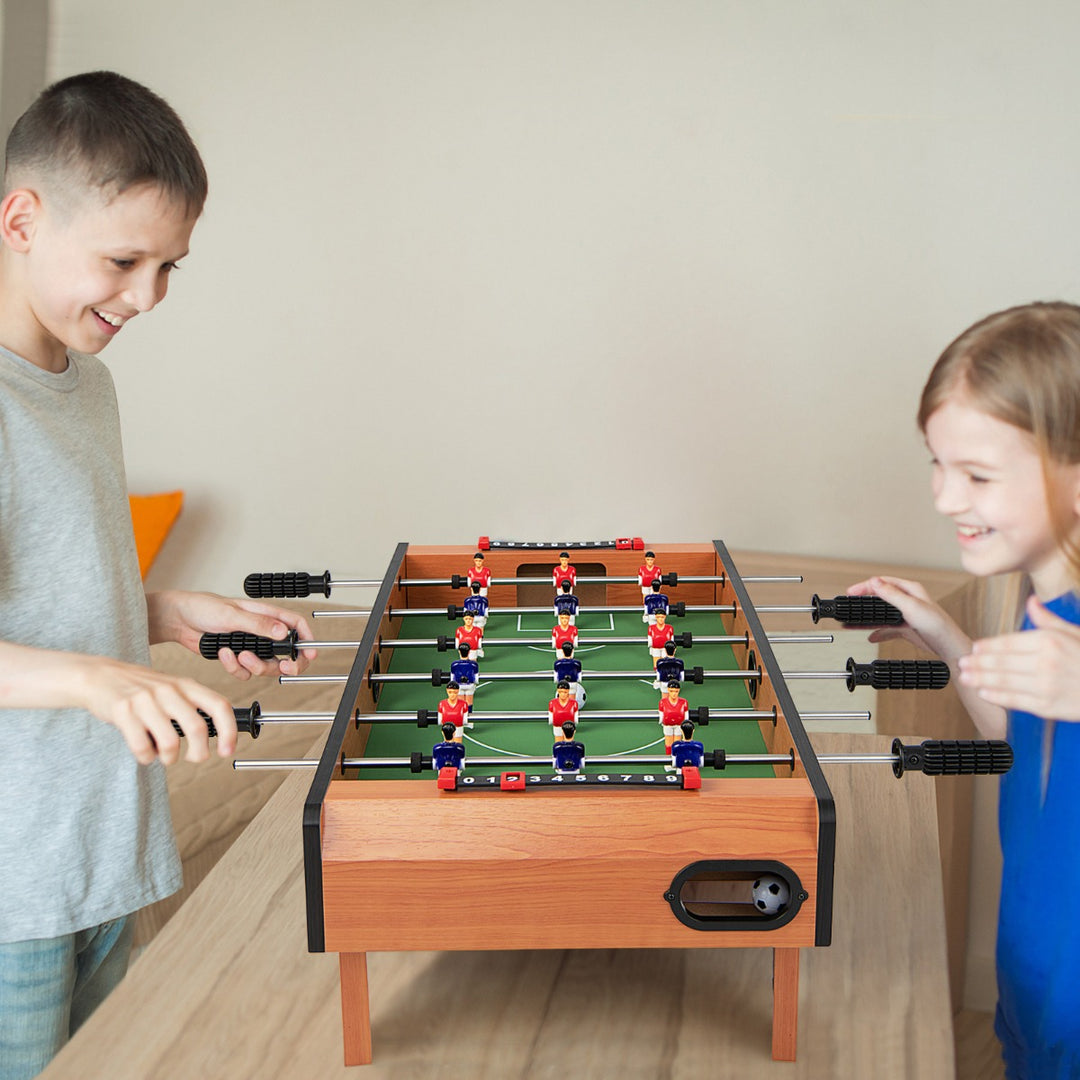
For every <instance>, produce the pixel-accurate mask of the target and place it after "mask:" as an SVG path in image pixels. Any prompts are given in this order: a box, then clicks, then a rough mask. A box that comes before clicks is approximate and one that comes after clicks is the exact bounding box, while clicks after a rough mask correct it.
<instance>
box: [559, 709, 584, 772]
mask: <svg viewBox="0 0 1080 1080" xmlns="http://www.w3.org/2000/svg"><path fill="white" fill-rule="evenodd" d="M576 731H577V725H575V723H574V721H573V720H567V721H566V723H564V724H563V726H562V732H563V737H562V741H560V742H557V743H555V745H554V746H552V748H551V763H552V765H554V767H555V771H556V772H557V773H559V775H560V776H568V775H573V774H575V773H579V772H581V767H582V766H583V765H584V764H585V744H584V743H579V742H575V741H574V733H575V732H576Z"/></svg>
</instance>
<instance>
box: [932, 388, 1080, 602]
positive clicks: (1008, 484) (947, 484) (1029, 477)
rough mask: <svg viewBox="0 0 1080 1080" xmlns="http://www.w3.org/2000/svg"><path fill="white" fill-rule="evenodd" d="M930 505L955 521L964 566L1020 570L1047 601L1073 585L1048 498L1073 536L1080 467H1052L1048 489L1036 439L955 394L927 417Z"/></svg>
mask: <svg viewBox="0 0 1080 1080" xmlns="http://www.w3.org/2000/svg"><path fill="white" fill-rule="evenodd" d="M926 444H927V446H928V447H929V449H930V453H931V454H932V455H933V462H932V464H933V479H932V487H933V492H934V505H935V507H936V508H937V510H938V512H939V513H942V514H944V515H946V516H947V517H950V518H952V519H953V520H954V521H955V523H956V539H957V542H958V543H959V545H960V553H961V562H962V563H963V566H964V568H965V569H966V570H968V571H970V572H971V573H973V574H977V575H980V576H983V575H987V574H1001V573H1007V572H1010V571H1017V570H1019V571H1023V572H1025V573H1027V574H1028V575H1030V577H1031V579H1032V583H1033V585H1034V587H1035V591H1036V593H1037V594H1038V595H1039V597H1040V598H1042V599H1044V600H1048V599H1052V598H1053V597H1055V596H1059V595H1060V594H1061V593H1063V592H1066V591H1067V590H1068V589H1069V588H1070V575H1069V567H1068V561H1067V559H1066V557H1065V554H1064V552H1063V551H1062V549H1061V544H1060V540H1059V537H1058V535H1057V533H1056V532H1055V528H1054V521H1053V518H1052V516H1051V510H1050V498H1051V497H1052V498H1053V500H1054V505H1055V506H1056V507H1059V508H1060V513H1061V514H1062V515H1063V517H1062V523H1063V524H1064V525H1065V527H1066V530H1067V534H1068V536H1069V537H1071V538H1072V539H1076V538H1077V536H1078V535H1080V466H1078V465H1054V466H1053V467H1052V471H1051V475H1050V478H1049V479H1050V483H1051V485H1052V488H1053V490H1052V492H1050V493H1048V491H1047V477H1046V476H1045V475H1044V472H1043V466H1042V461H1041V458H1040V456H1039V452H1038V449H1037V447H1036V445H1035V440H1034V438H1033V436H1031V435H1030V434H1028V433H1027V432H1026V431H1023V430H1021V429H1020V428H1018V427H1015V426H1013V425H1012V424H1007V423H1005V422H1004V421H1003V420H998V419H997V418H995V417H993V416H990V415H989V413H985V412H983V411H982V410H981V409H976V408H974V407H973V406H971V405H969V404H967V403H966V402H965V400H964V398H963V397H955V398H952V399H950V400H948V401H946V403H945V404H944V405H942V406H941V407H940V408H939V409H937V410H936V411H935V412H934V413H932V414H931V415H930V417H929V419H928V420H927V422H926Z"/></svg>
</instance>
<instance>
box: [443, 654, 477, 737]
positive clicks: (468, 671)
mask: <svg viewBox="0 0 1080 1080" xmlns="http://www.w3.org/2000/svg"><path fill="white" fill-rule="evenodd" d="M458 656H459V658H460V659H457V660H455V661H454V662H453V663H452V664H451V665H450V678H451V680H452V681H453V682H456V683H457V684H458V688H459V690H460V691H461V696H462V698H464V700H465V706H466V710H467V711H468V712H469V713H470V714H471V713H472V703H473V694H475V693H476V681H477V679H478V678H479V676H480V665H479V664H478V663H477V662H476V661H475V660H470V659H469V646H468V644H467V643H466V642H464V641H463V642H462V643H461V644H460V645H459V646H458ZM465 726H466V727H470V728H471V727H472V721H471V720H469V721H467V722H466V724H465Z"/></svg>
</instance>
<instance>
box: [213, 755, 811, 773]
mask: <svg viewBox="0 0 1080 1080" xmlns="http://www.w3.org/2000/svg"><path fill="white" fill-rule="evenodd" d="M791 760H792V759H791V755H790V754H728V755H727V757H726V759H725V764H726V765H783V766H790V765H791ZM819 760H821V759H819ZM465 761H466V765H471V766H473V767H474V768H481V769H484V768H501V767H503V766H509V767H511V768H518V769H520V768H523V767H525V766H530V765H534V766H545V765H546V766H550V765H551V758H550V757H489V758H466V759H465ZM318 764H319V760H318V758H283V759H281V760H260V759H256V758H248V759H237V760H236V761H234V762H233V768H234V769H313V768H315V767H316V766H317V765H318ZM410 764H411V763H410V761H409V759H408V758H343V759H342V761H341V768H342V769H343V770H344V769H397V768H409V767H410ZM586 764H588V765H670V764H671V758H670V757H668V756H667V755H664V756H660V755H656V754H648V755H646V754H642V755H639V756H636V757H635V756H633V755H626V756H621V757H620V756H608V757H594V758H590V757H588V755H586Z"/></svg>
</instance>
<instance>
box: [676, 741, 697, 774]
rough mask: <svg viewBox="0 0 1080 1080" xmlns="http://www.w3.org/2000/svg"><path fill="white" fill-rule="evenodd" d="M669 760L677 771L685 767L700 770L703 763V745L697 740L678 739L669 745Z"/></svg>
mask: <svg viewBox="0 0 1080 1080" xmlns="http://www.w3.org/2000/svg"><path fill="white" fill-rule="evenodd" d="M671 760H672V763H673V764H674V766H675V768H677V769H684V768H685V767H686V766H687V765H693V766H694V767H695V768H698V769H700V768H701V766H702V763H703V762H704V761H705V744H704V743H699V742H698V741H697V739H678V740H676V741H675V742H673V743H672V744H671Z"/></svg>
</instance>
